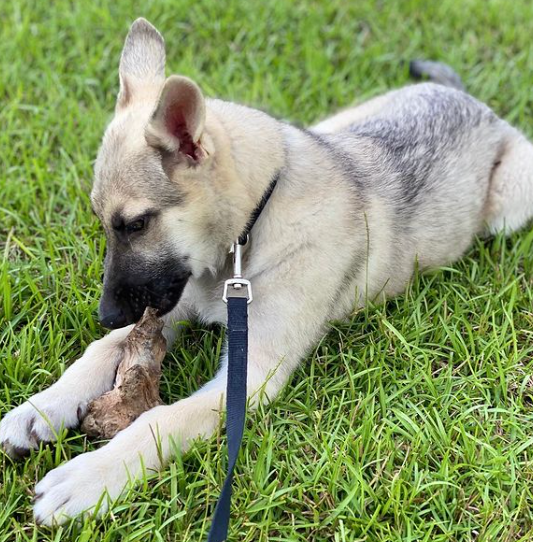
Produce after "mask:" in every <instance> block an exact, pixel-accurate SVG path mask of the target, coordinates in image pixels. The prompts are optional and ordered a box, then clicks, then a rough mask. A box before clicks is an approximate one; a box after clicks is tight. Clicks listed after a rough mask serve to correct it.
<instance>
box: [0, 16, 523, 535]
mask: <svg viewBox="0 0 533 542" xmlns="http://www.w3.org/2000/svg"><path fill="white" fill-rule="evenodd" d="M416 67H417V65H415V68H416ZM418 68H419V69H424V66H423V65H418ZM119 75H120V92H119V95H118V100H117V104H116V111H115V117H114V119H113V120H112V122H111V123H110V125H109V126H108V128H107V130H106V132H105V135H104V138H103V142H102V146H101V148H100V151H99V153H98V158H97V161H96V166H95V180H94V188H93V190H92V195H91V198H92V203H93V207H94V211H95V213H96V214H97V215H98V217H99V218H100V220H101V222H102V224H103V227H104V230H105V233H106V237H107V256H106V260H105V279H104V289H103V295H102V299H101V302H100V319H101V321H102V323H103V324H104V325H105V326H107V327H110V328H116V329H115V331H112V332H111V333H110V334H109V335H107V336H106V337H104V338H103V339H100V340H98V341H95V342H94V343H93V344H91V345H90V346H89V348H88V349H87V351H86V352H85V354H84V355H83V356H82V357H81V358H80V359H79V360H78V361H77V362H76V363H74V364H73V366H72V367H70V368H69V369H68V370H67V371H66V372H65V374H64V375H63V376H62V377H61V378H60V380H59V381H58V382H57V383H56V384H54V385H53V386H52V387H50V388H49V389H47V390H45V391H43V392H41V393H38V394H37V395H34V396H33V397H32V398H31V399H30V400H29V401H27V402H26V403H24V404H23V405H21V406H19V407H18V408H16V409H15V410H13V411H12V412H10V413H9V414H7V415H6V416H5V417H4V418H3V420H2V423H1V427H0V442H1V443H2V444H3V446H4V448H5V450H6V451H7V452H8V453H9V454H10V455H13V456H20V455H23V454H25V453H27V452H28V450H30V449H34V448H37V447H38V446H39V443H40V442H45V441H51V440H53V439H54V433H55V432H57V431H58V430H59V429H60V428H61V427H67V428H72V427H75V426H76V425H78V420H79V419H80V417H82V416H83V415H84V413H85V410H86V407H87V404H88V402H89V401H91V400H92V399H94V398H95V397H97V396H99V395H101V394H102V393H104V392H105V391H107V390H109V389H110V388H111V387H112V386H113V381H114V378H115V371H116V369H117V364H118V362H119V360H120V357H121V355H120V353H121V349H122V345H123V341H124V338H125V337H126V335H127V334H128V333H129V331H130V330H131V325H132V324H133V322H135V321H136V320H138V319H139V318H140V316H141V315H142V314H143V311H144V309H145V308H146V307H147V306H151V307H155V308H157V309H158V310H159V312H160V314H162V315H164V318H165V321H166V325H167V328H166V336H167V339H168V341H169V343H171V342H172V339H173V334H174V331H173V330H174V329H175V325H173V323H175V322H179V321H181V320H186V319H193V318H196V319H199V320H201V321H203V322H206V323H211V322H218V323H221V324H224V323H225V321H226V306H225V305H224V303H223V301H222V290H223V285H224V281H225V280H226V279H228V278H230V277H231V275H232V273H231V270H232V267H231V256H229V255H228V250H229V248H230V247H231V245H232V243H233V242H234V241H235V239H237V238H238V237H239V236H240V235H241V234H242V233H243V232H244V231H245V230H246V226H247V224H248V223H249V221H250V218H251V216H252V214H253V213H254V210H255V209H256V208H257V206H258V203H259V202H261V200H262V199H263V198H264V196H265V194H266V193H267V192H268V190H269V187H271V186H272V182H273V180H274V179H277V184H276V186H275V188H274V189H273V191H272V194H271V197H270V198H269V200H268V202H267V203H266V205H265V207H264V209H263V210H262V212H261V214H260V216H259V218H258V220H257V222H256V223H255V225H254V226H253V229H252V230H251V233H250V241H249V243H248V244H247V245H246V246H245V247H244V262H243V268H244V276H245V277H246V278H248V279H250V280H251V282H252V284H253V288H254V302H253V303H252V304H251V305H250V306H249V327H250V335H249V352H248V354H249V375H248V392H249V395H250V399H251V404H252V405H253V404H254V403H257V402H258V401H260V400H265V399H267V398H268V399H270V400H271V399H273V398H274V397H275V396H276V394H277V393H278V392H279V391H280V389H281V388H282V387H283V385H284V384H285V383H286V382H287V380H288V379H289V377H290V375H291V373H292V372H293V371H294V369H295V368H296V367H297V365H298V364H299V363H300V360H301V359H302V358H303V357H304V356H305V355H306V353H307V352H308V351H309V349H310V348H311V347H312V346H313V345H314V344H315V343H316V342H317V341H318V340H319V339H320V337H321V336H322V335H323V334H324V333H325V332H326V330H327V328H328V322H329V321H330V320H332V319H339V318H343V317H346V315H348V314H349V313H350V312H351V311H352V310H353V308H354V307H361V306H362V305H363V304H364V303H365V301H366V300H369V299H370V300H373V301H375V300H378V299H382V298H386V297H387V296H390V295H395V294H399V293H401V292H403V291H404V288H405V286H406V284H407V282H408V281H409V278H410V277H411V275H412V274H413V270H414V269H415V265H418V267H419V268H422V269H424V268H428V267H431V266H440V265H444V264H449V263H450V262H453V261H454V260H456V259H457V258H459V257H461V255H462V254H463V253H464V251H465V250H466V249H467V248H468V247H469V246H470V244H471V242H472V239H473V238H474V237H475V236H476V235H485V234H491V233H495V232H499V231H501V230H503V229H505V230H506V231H507V232H510V231H513V230H516V229H517V228H520V227H521V226H523V225H524V224H526V222H527V221H528V220H529V218H530V217H531V216H532V214H533V147H532V145H531V144H530V143H529V142H528V141H527V140H526V139H525V138H524V136H523V135H522V134H521V133H520V132H518V131H517V130H516V129H514V128H512V127H511V126H510V125H509V124H507V123H506V122H504V121H503V120H501V119H499V118H498V117H497V116H496V115H495V114H494V113H493V112H492V111H491V110H490V109H489V108H488V107H487V106H485V105H483V104H482V103H480V102H478V101H477V100H475V99H474V98H472V97H471V96H469V95H468V94H466V93H464V92H462V91H461V90H458V89H457V88H451V87H450V86H446V85H442V84H435V83H421V84H417V85H413V86H408V87H406V88H403V89H400V90H394V91H392V92H389V93H387V94H385V95H383V96H380V97H378V98H376V99H373V100H371V101H369V102H368V103H365V104H363V105H361V106H360V107H357V108H355V109H349V110H347V111H344V112H342V113H340V114H338V115H336V116H334V117H332V118H330V119H328V120H326V121H324V122H321V123H319V124H317V125H316V126H314V127H312V128H310V129H308V130H303V129H300V128H296V127H294V126H291V125H290V124H287V123H285V122H281V121H279V120H276V119H273V118H272V117H270V116H268V115H267V114H265V113H263V112H261V111H257V110H254V109H250V108H248V107H244V106H242V105H236V104H233V103H228V102H224V101H221V100H210V99H206V98H204V96H203V94H202V91H201V90H200V88H199V87H198V86H197V85H196V84H195V83H194V82H193V81H191V80H190V79H187V78H186V77H182V76H176V75H172V76H170V77H168V78H165V48H164V42H163V38H162V37H161V35H160V34H159V32H158V31H157V30H156V29H155V28H154V27H153V26H152V25H151V24H149V23H148V22H147V21H146V20H144V19H138V20H137V21H135V23H134V24H133V26H132V27H131V29H130V32H129V34H128V36H127V38H126V42H125V45H124V50H123V52H122V57H121V60H120V68H119ZM443 82H444V83H453V78H447V79H445V80H444V81H443ZM456 86H457V85H456ZM226 365H227V359H226V357H225V356H223V357H222V360H221V364H220V370H219V372H218V374H217V376H216V377H215V378H214V379H213V380H212V381H211V382H208V383H207V384H206V385H205V386H204V387H202V388H201V389H200V390H198V391H197V392H196V393H195V394H193V395H192V396H191V397H188V398H186V399H183V400H181V401H178V402H177V403H175V404H173V405H168V406H167V405H165V406H159V407H156V408H154V409H152V410H150V411H148V412H146V413H145V414H143V415H142V416H141V417H139V418H138V419H137V420H136V421H135V422H134V423H133V424H132V425H131V426H130V427H128V428H127V429H125V430H124V431H122V432H120V433H119V434H118V435H117V436H116V437H115V438H114V439H112V440H111V441H110V442H109V443H108V444H107V445H105V446H103V447H102V448H100V449H98V450H96V451H93V452H90V453H85V454H82V455H80V456H78V457H76V458H75V459H73V460H71V461H69V462H68V463H66V464H65V465H63V466H61V467H59V468H57V469H55V470H53V471H52V472H50V473H49V474H48V475H47V476H45V477H44V479H43V480H42V481H41V482H39V484H38V485H37V487H36V489H35V492H36V499H35V508H34V509H35V517H36V519H37V521H38V522H40V523H43V524H47V525H49V524H52V523H53V522H61V521H64V520H65V518H67V517H71V516H75V515H77V514H80V513H82V512H84V511H88V510H93V511H94V508H95V506H96V504H97V503H98V502H99V500H100V498H101V496H102V494H103V493H104V492H105V491H107V497H108V498H107V499H104V500H103V501H102V502H101V503H100V507H99V511H102V510H105V509H106V508H107V507H108V506H109V501H111V500H112V499H115V498H117V497H119V495H120V494H121V493H122V492H123V490H124V488H125V487H126V486H127V485H128V483H129V482H130V481H132V480H135V479H138V478H139V477H141V476H142V473H143V470H144V469H160V468H161V466H162V461H163V462H165V461H168V460H169V458H170V456H171V451H172V450H173V449H174V445H173V444H172V442H174V443H178V446H179V447H180V449H181V450H182V451H185V450H187V448H188V447H189V446H190V444H191V442H192V441H193V439H195V438H197V437H199V436H201V437H204V438H207V437H209V436H210V435H212V434H213V432H214V431H215V429H216V427H217V424H218V423H219V419H220V413H221V410H222V408H223V404H224V401H223V397H224V393H225V389H226Z"/></svg>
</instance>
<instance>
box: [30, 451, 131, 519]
mask: <svg viewBox="0 0 533 542" xmlns="http://www.w3.org/2000/svg"><path fill="white" fill-rule="evenodd" d="M106 448H107V446H105V447H104V448H100V449H99V450H97V451H94V452H87V453H85V454H82V455H79V456H78V457H76V458H74V459H72V460H71V461H69V462H68V463H65V464H64V465H62V466H60V467H58V468H57V469H54V470H53V471H50V472H49V473H48V474H47V475H46V476H45V477H44V478H43V479H42V480H41V481H40V482H39V483H38V484H37V486H36V487H35V498H34V506H33V512H34V515H35V520H36V521H37V523H40V524H42V525H54V524H61V523H65V521H67V520H68V519H69V518H73V517H75V516H78V515H80V514H85V513H89V514H95V515H99V514H102V513H104V512H105V511H107V509H108V508H109V504H110V501H112V500H114V499H116V498H117V497H119V496H120V494H121V492H122V491H123V490H124V489H125V487H126V486H127V484H128V480H129V479H128V472H127V469H126V468H125V466H124V464H121V461H120V458H117V457H114V455H113V454H106V453H105V451H104V450H105V449H106ZM102 451H104V453H102Z"/></svg>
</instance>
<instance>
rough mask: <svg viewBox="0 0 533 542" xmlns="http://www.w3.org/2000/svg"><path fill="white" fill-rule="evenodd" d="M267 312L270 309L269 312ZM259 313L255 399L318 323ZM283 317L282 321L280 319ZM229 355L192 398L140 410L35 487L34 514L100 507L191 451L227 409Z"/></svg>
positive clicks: (251, 389)
mask: <svg viewBox="0 0 533 542" xmlns="http://www.w3.org/2000/svg"><path fill="white" fill-rule="evenodd" d="M263 316H264V315H263ZM276 316H277V318H276V319H274V318H268V319H266V320H264V319H263V318H261V319H256V318H255V317H253V315H252V314H251V318H250V320H251V321H250V337H249V349H248V350H249V364H248V395H249V397H250V398H251V399H252V401H251V404H257V400H259V399H261V398H266V397H268V398H269V399H272V398H273V397H274V396H275V395H276V394H277V393H278V391H279V390H280V389H281V387H282V386H283V384H284V383H285V382H286V381H287V379H288V377H289V375H290V373H291V372H292V369H294V367H295V366H296V365H297V362H298V361H299V359H300V357H301V356H302V355H303V354H304V353H305V349H302V346H303V343H305V344H306V347H307V346H308V345H309V344H310V343H311V342H312V341H313V340H315V339H316V337H315V333H317V332H318V328H314V329H313V328H311V329H307V330H304V329H303V328H302V324H303V322H302V319H301V318H300V320H299V321H298V320H293V321H291V320H288V321H286V320H284V319H283V318H281V317H280V316H279V315H276ZM281 323H282V324H281ZM226 369H227V360H226V359H223V360H222V366H221V369H220V371H219V373H218V374H217V376H216V377H215V378H214V379H213V380H212V381H211V382H209V383H207V384H206V385H205V386H204V387H203V388H201V389H200V390H199V391H198V392H196V393H195V394H193V395H192V396H190V397H188V398H186V399H183V400H181V401H178V402H177V403H175V404H173V405H169V406H159V407H156V408H154V409H152V410H150V411H148V412H145V413H144V414H143V415H142V416H140V417H139V418H138V419H137V420H136V421H135V422H134V423H133V424H132V425H131V426H130V427H128V428H127V429H125V430H124V431H122V432H120V433H119V434H118V435H117V436H116V437H115V438H114V439H113V440H111V441H110V442H109V444H107V445H106V446H104V447H102V448H100V449H99V450H96V451H94V452H90V453H85V454H83V455H80V456H78V457H76V458H75V459H73V460H71V461H69V462H68V463H66V464H65V465H62V466H61V467H59V468H57V469H55V470H53V471H52V472H50V473H49V474H48V475H47V476H46V477H45V478H44V479H43V480H42V481H41V482H40V483H39V484H38V485H37V487H36V490H35V491H36V496H37V500H36V504H35V517H36V519H37V521H38V522H40V523H44V524H52V523H54V522H62V521H64V520H65V519H66V518H67V517H72V516H75V515H78V514H80V513H82V512H84V511H87V510H90V509H92V508H94V506H95V505H96V503H97V502H98V501H99V500H100V498H101V496H102V494H103V493H104V492H107V497H108V498H105V499H103V500H102V501H101V503H100V508H99V510H98V511H99V512H103V511H105V510H106V509H107V507H108V505H109V502H108V501H109V499H111V500H113V499H115V498H117V497H118V496H119V495H120V494H121V493H122V491H123V490H124V488H125V487H126V486H127V485H128V483H129V482H130V481H134V480H135V479H138V478H140V477H142V476H143V471H145V470H146V471H148V472H149V471H157V470H159V469H161V468H162V466H163V464H164V463H165V462H166V461H167V460H168V459H169V458H170V457H171V455H172V453H173V452H175V451H178V452H180V451H181V452H183V451H185V450H187V449H188V447H189V446H190V443H191V441H192V440H194V439H195V438H197V437H209V436H210V435H212V434H213V433H214V431H215V430H216V428H217V426H218V424H219V421H220V414H221V411H222V410H223V408H224V406H225V405H224V402H225V391H226V374H227V370H226Z"/></svg>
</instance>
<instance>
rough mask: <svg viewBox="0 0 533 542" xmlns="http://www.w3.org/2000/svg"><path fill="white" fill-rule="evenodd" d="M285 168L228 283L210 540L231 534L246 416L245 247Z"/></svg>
mask: <svg viewBox="0 0 533 542" xmlns="http://www.w3.org/2000/svg"><path fill="white" fill-rule="evenodd" d="M280 175H281V171H278V172H277V173H276V175H275V176H274V178H273V179H272V180H271V181H270V184H269V186H268V188H267V190H266V192H265V193H264V194H263V197H262V198H261V201H260V202H259V204H258V205H257V207H256V208H255V209H254V211H253V213H252V215H251V217H250V219H249V220H248V223H247V224H246V227H245V229H244V231H243V232H242V234H241V235H240V237H239V238H238V239H237V240H236V241H235V242H234V243H233V245H232V247H231V251H230V252H231V253H232V254H233V278H231V279H228V280H227V281H226V282H225V284H224V293H223V295H222V299H223V300H224V302H225V303H227V304H228V382H227V388H226V418H227V420H226V434H227V437H228V472H227V474H226V479H225V480H224V485H223V486H222V491H221V492H220V497H219V498H218V502H217V505H216V508H215V513H214V514H213V521H212V523H211V529H210V531H209V535H208V537H207V542H224V541H225V540H226V539H227V537H228V526H229V518H230V504H231V484H232V482H233V471H234V470H235V463H236V462H237V457H238V455H239V450H240V447H241V441H242V435H243V432H244V422H245V419H246V375H247V372H248V367H247V365H248V305H249V304H250V303H251V302H252V300H253V295H252V285H251V284H250V281H249V280H246V279H244V278H243V276H242V247H243V246H244V245H246V243H247V242H248V235H249V233H250V231H251V229H252V228H253V227H254V225H255V223H256V222H257V219H258V218H259V215H260V214H261V212H262V211H263V209H264V208H265V206H266V204H267V203H268V200H269V199H270V196H271V195H272V192H273V191H274V188H276V185H277V183H278V180H279V177H280Z"/></svg>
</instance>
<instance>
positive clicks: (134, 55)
mask: <svg viewBox="0 0 533 542" xmlns="http://www.w3.org/2000/svg"><path fill="white" fill-rule="evenodd" d="M118 71H119V77H120V92H119V94H118V98H117V109H120V108H122V107H125V106H126V105H128V103H130V102H131V100H132V99H133V98H134V96H135V94H136V93H139V90H140V89H142V88H143V87H146V86H150V87H153V86H154V85H161V84H162V83H163V81H164V80H165V42H164V40H163V36H161V34H160V33H159V32H158V31H157V30H156V28H155V27H154V26H152V25H151V24H150V23H149V22H148V21H147V20H146V19H143V18H140V19H137V20H136V21H135V22H134V23H133V24H132V25H131V28H130V31H129V32H128V35H127V37H126V41H125V43H124V49H122V56H121V57H120V66H119V70H118Z"/></svg>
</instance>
